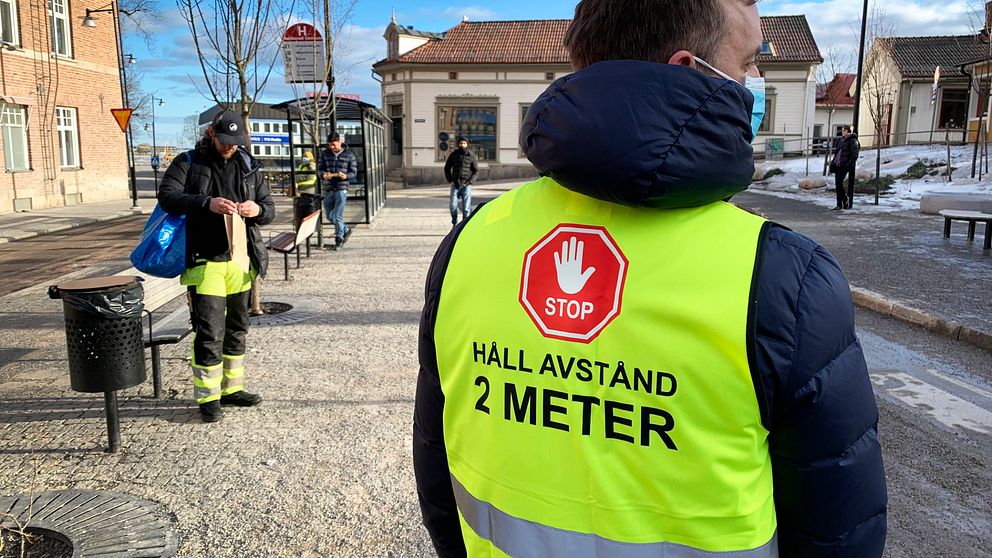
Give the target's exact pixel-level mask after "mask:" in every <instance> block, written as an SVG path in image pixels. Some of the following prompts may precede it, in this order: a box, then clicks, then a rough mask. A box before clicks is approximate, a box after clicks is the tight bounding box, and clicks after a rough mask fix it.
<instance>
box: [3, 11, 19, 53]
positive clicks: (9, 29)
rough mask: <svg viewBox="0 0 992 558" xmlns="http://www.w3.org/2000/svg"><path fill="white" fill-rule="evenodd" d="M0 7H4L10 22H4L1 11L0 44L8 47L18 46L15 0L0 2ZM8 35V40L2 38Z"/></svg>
mask: <svg viewBox="0 0 992 558" xmlns="http://www.w3.org/2000/svg"><path fill="white" fill-rule="evenodd" d="M0 5H3V6H6V7H7V10H8V13H9V14H10V21H6V20H5V19H4V18H3V17H2V11H0V42H3V43H4V44H8V45H20V44H21V37H20V35H19V34H18V30H17V0H0ZM8 33H9V34H10V40H7V39H5V38H4V35H7V34H8Z"/></svg>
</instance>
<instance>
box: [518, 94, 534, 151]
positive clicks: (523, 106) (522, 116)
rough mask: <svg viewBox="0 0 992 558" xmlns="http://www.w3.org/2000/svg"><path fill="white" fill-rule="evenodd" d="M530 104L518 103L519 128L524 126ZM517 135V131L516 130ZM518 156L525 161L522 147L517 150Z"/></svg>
mask: <svg viewBox="0 0 992 558" xmlns="http://www.w3.org/2000/svg"><path fill="white" fill-rule="evenodd" d="M530 105H531V104H530V103H520V128H523V126H524V119H525V118H527V111H529V110H530ZM518 133H519V129H518ZM518 154H519V156H520V158H521V159H526V158H527V154H526V153H524V150H523V147H521V148H520V149H519V150H518Z"/></svg>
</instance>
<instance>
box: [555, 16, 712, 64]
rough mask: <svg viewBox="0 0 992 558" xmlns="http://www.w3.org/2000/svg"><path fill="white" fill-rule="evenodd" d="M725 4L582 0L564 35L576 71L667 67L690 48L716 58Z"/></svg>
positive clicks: (696, 53) (699, 54)
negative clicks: (608, 65) (633, 64)
mask: <svg viewBox="0 0 992 558" xmlns="http://www.w3.org/2000/svg"><path fill="white" fill-rule="evenodd" d="M722 1H724V0H582V1H581V2H579V4H578V5H577V6H576V7H575V18H573V19H572V23H571V24H570V25H569V26H568V31H567V32H566V33H565V48H566V49H568V55H569V58H570V60H571V62H572V67H573V68H574V69H576V70H581V69H582V68H585V67H586V66H589V65H591V64H595V63H596V62H601V61H603V60H645V61H648V62H659V63H667V62H668V59H669V58H671V56H672V55H673V54H675V53H676V52H678V51H680V50H683V49H685V50H688V51H690V52H692V53H693V54H695V55H696V56H699V57H700V58H703V59H707V58H712V57H713V53H714V51H715V50H716V46H717V44H719V42H720V41H721V40H722V39H723V37H724V34H725V33H726V30H725V29H724V26H725V21H726V17H725V16H724V8H723V6H722V5H721V2H722Z"/></svg>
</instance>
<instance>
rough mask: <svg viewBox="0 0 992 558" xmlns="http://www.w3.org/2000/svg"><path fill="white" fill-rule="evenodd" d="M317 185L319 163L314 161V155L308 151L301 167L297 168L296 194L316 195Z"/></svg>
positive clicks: (304, 154)
mask: <svg viewBox="0 0 992 558" xmlns="http://www.w3.org/2000/svg"><path fill="white" fill-rule="evenodd" d="M316 185H317V162H316V161H314V159H313V153H311V152H309V151H306V152H304V153H303V160H302V161H300V165H299V166H298V167H296V194H297V195H300V194H311V195H312V194H315V193H316V192H315V190H316Z"/></svg>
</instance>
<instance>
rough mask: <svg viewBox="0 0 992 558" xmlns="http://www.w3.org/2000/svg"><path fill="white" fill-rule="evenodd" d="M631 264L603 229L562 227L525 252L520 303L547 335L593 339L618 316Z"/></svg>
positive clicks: (586, 340) (576, 339) (580, 340)
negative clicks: (629, 264)
mask: <svg viewBox="0 0 992 558" xmlns="http://www.w3.org/2000/svg"><path fill="white" fill-rule="evenodd" d="M627 265H628V262H627V258H626V257H625V256H624V255H623V252H622V251H621V250H620V247H619V246H617V243H616V242H615V241H614V240H613V238H612V237H611V236H610V233H608V232H607V231H606V229H605V228H603V227H595V226H591V225H570V224H561V225H558V226H557V227H555V228H554V229H552V230H551V232H549V233H548V234H546V235H545V236H544V238H542V239H541V240H539V241H538V242H537V244H535V245H534V246H533V247H531V249H530V250H528V251H527V253H526V254H525V255H524V264H523V273H522V276H521V280H520V304H521V305H523V307H524V310H526V311H527V314H528V315H529V316H530V319H531V320H533V321H534V325H536V326H537V328H538V329H539V330H540V331H541V334H542V335H544V336H545V337H550V338H553V339H562V340H565V341H577V342H580V343H589V342H590V341H592V340H593V339H595V338H596V336H597V335H599V333H600V332H601V331H603V329H604V328H606V326H607V325H609V323H610V322H611V321H613V318H616V317H617V315H619V314H620V303H621V300H622V299H623V284H624V280H625V279H626V277H627Z"/></svg>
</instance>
